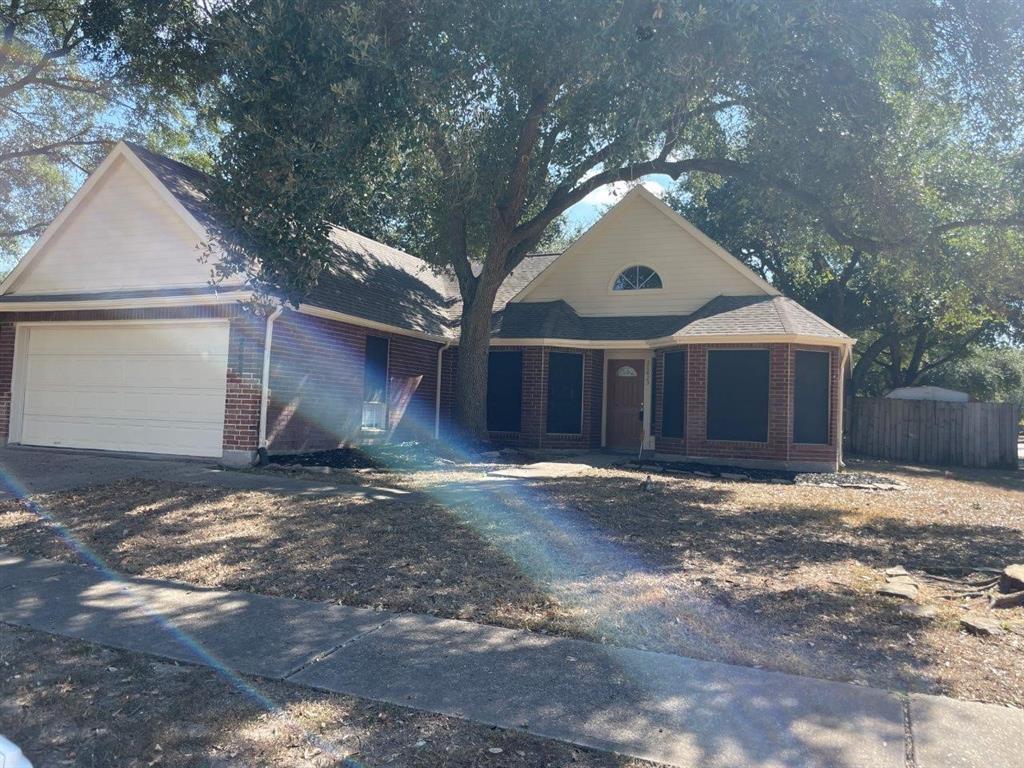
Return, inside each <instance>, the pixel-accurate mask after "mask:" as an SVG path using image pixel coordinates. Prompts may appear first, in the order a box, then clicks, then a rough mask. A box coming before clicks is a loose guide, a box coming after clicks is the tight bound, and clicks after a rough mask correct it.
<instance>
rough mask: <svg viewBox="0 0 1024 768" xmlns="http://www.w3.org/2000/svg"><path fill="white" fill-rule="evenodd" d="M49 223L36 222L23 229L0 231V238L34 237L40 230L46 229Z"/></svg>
mask: <svg viewBox="0 0 1024 768" xmlns="http://www.w3.org/2000/svg"><path fill="white" fill-rule="evenodd" d="M49 223H50V222H48V221H37V222H36V223H35V224H30V225H29V226H27V227H25V228H24V229H6V230H5V229H0V238H8V237H26V236H28V235H35V234H37V233H39V232H41V231H42V230H44V229H46V227H47V226H48V225H49Z"/></svg>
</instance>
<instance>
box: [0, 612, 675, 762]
mask: <svg viewBox="0 0 1024 768" xmlns="http://www.w3.org/2000/svg"><path fill="white" fill-rule="evenodd" d="M0 669H2V670H3V674H0V732H2V733H3V734H4V735H5V736H7V737H8V738H10V739H12V740H14V741H15V743H17V744H18V745H19V746H21V747H22V749H23V750H24V751H25V752H26V754H29V755H31V756H32V759H33V761H34V765H36V766H37V767H38V768H50V767H51V766H62V765H74V766H83V768H84V767H85V766H89V767H90V768H143V766H146V767H148V768H152V767H153V766H158V767H159V768H192V767H193V766H204V767H205V768H232V766H251V768H271V766H272V767H273V768H300V767H301V768H326V766H332V767H333V768H362V767H363V766H383V765H392V766H409V768H416V767H419V768H442V767H444V766H474V767H477V768H527V767H529V768H533V767H534V766H551V768H556V767H560V766H565V765H574V766H580V768H656V766H655V765H654V764H653V763H648V762H646V761H642V760H632V759H627V758H623V757H616V756H614V755H610V754H607V753H603V752H595V751H592V750H588V749H580V748H578V747H573V746H572V745H569V744H564V743H562V742H557V741H551V740H547V739H540V738H536V737H533V736H528V735H525V734H522V733H518V732H515V731H503V730H499V729H497V728H489V727H487V726H484V725H478V724H475V723H469V722H466V721H463V720H457V719H455V718H450V717H443V716H441V715H433V714H429V713H425V712H414V711H411V710H408V709H402V708H401V707H393V706H389V705H386V704H375V703H372V702H367V701H361V700H359V699H355V698H352V697H350V696H339V695H333V694H327V693H321V692H317V691H312V690H309V689H306V688H300V687H298V686H293V685H288V684H285V683H277V682H272V681H266V680H260V679H257V678H246V679H245V680H244V681H243V682H244V684H245V685H246V686H250V687H251V688H252V689H254V690H255V691H256V693H257V695H258V697H259V700H257V697H256V696H253V695H249V694H248V693H246V692H243V690H242V689H241V688H238V687H235V686H232V685H230V684H228V683H227V682H226V681H224V680H222V679H221V678H219V677H217V675H216V674H214V673H213V672H212V671H210V670H207V669H202V668H198V667H193V666H190V665H187V664H174V663H166V662H163V661H159V660H156V659H153V658H150V657H147V656H143V655H141V654H137V653H128V652H125V651H117V650H113V649H110V648H104V647H102V646H98V645H92V644H90V643H83V642H78V641H75V640H67V639H64V638H59V637H53V636H51V635H45V634H43V633H41V632H33V631H31V630H26V629H19V628H14V627H10V626H6V625H3V624H0Z"/></svg>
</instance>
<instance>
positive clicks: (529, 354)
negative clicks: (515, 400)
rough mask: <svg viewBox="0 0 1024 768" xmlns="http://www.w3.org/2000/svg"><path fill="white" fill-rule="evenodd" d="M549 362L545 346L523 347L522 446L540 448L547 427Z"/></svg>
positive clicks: (520, 443) (520, 437)
mask: <svg viewBox="0 0 1024 768" xmlns="http://www.w3.org/2000/svg"><path fill="white" fill-rule="evenodd" d="M547 364H548V356H547V354H546V352H545V350H544V349H543V347H524V348H523V418H522V423H521V424H520V427H519V445H520V447H522V448H540V447H542V445H543V439H544V430H545V429H546V428H547V424H546V420H547V380H548V376H547Z"/></svg>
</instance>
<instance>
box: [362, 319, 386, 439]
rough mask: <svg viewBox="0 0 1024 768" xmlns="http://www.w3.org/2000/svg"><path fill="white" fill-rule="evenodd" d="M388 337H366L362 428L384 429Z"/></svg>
mask: <svg viewBox="0 0 1024 768" xmlns="http://www.w3.org/2000/svg"><path fill="white" fill-rule="evenodd" d="M387 400H388V339H387V338H386V337H384V336H367V337H366V357H365V364H364V367H363V428H364V429H385V428H386V427H387V416H388V402H387Z"/></svg>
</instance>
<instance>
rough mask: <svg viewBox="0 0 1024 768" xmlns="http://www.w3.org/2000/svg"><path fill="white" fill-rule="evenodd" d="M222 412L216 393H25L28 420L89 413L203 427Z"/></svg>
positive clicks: (40, 390)
mask: <svg viewBox="0 0 1024 768" xmlns="http://www.w3.org/2000/svg"><path fill="white" fill-rule="evenodd" d="M223 411H224V398H223V395H222V394H221V393H220V392H218V391H216V390H209V391H198V392H187V393H182V392H180V391H168V392H152V391H150V392H146V391H131V390H125V389H122V390H120V391H118V392H109V391H106V390H95V391H82V390H73V389H52V390H42V389H36V390H32V391H30V392H28V393H26V397H25V415H26V416H27V417H41V416H47V415H50V416H67V417H80V416H81V414H83V413H87V414H90V415H91V416H92V417H95V418H116V419H121V420H125V419H150V420H155V421H181V422H184V423H200V424H201V423H204V422H209V421H214V420H217V419H219V418H220V416H221V414H222V413H223Z"/></svg>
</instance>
